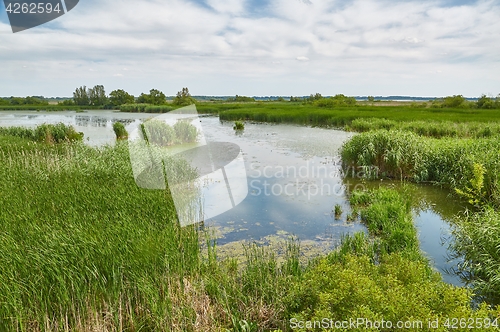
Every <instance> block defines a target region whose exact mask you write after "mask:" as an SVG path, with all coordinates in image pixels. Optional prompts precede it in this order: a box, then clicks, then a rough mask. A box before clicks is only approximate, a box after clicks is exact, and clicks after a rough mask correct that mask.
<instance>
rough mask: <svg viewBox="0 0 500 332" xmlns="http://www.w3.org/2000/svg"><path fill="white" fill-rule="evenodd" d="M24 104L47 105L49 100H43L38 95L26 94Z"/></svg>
mask: <svg viewBox="0 0 500 332" xmlns="http://www.w3.org/2000/svg"><path fill="white" fill-rule="evenodd" d="M24 104H26V105H48V104H49V102H48V101H46V100H44V98H43V97H40V96H36V97H35V96H31V97H30V96H28V97H26V98H24Z"/></svg>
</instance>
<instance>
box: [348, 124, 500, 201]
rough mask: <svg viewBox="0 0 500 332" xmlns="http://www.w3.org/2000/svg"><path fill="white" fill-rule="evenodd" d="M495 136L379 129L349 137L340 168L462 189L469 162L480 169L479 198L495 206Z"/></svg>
mask: <svg viewBox="0 0 500 332" xmlns="http://www.w3.org/2000/svg"><path fill="white" fill-rule="evenodd" d="M499 150H500V140H499V139H498V137H492V138H482V139H453V138H442V139H433V138H427V137H421V136H418V135H417V134H414V133H411V132H406V131H399V130H391V131H387V130H379V131H372V132H367V133H363V134H360V135H356V136H354V137H353V138H352V139H351V140H350V141H348V142H346V143H345V144H344V146H343V147H342V151H341V155H342V160H343V163H344V165H345V166H349V167H354V168H356V167H360V168H363V167H364V168H370V167H374V168H375V170H376V171H373V169H372V172H371V173H370V174H371V176H372V177H375V178H381V177H391V178H396V179H407V180H411V181H415V182H425V181H430V182H435V183H439V184H442V185H446V186H449V187H451V188H455V189H458V190H461V191H467V188H469V187H470V186H471V181H474V179H475V175H474V165H476V164H480V165H482V166H483V167H484V169H485V172H484V179H483V181H482V183H483V188H482V189H481V190H482V191H483V190H484V194H483V195H482V197H481V199H482V200H483V202H486V203H491V204H493V205H495V206H500V183H499V175H500V160H499V158H498V151H499Z"/></svg>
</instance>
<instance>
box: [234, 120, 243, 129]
mask: <svg viewBox="0 0 500 332" xmlns="http://www.w3.org/2000/svg"><path fill="white" fill-rule="evenodd" d="M233 129H234V130H243V129H245V124H244V123H243V122H241V121H236V122H235V123H234V126H233Z"/></svg>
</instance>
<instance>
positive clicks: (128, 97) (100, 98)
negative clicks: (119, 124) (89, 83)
mask: <svg viewBox="0 0 500 332" xmlns="http://www.w3.org/2000/svg"><path fill="white" fill-rule="evenodd" d="M195 102H196V100H195V99H194V98H193V97H192V96H191V94H190V93H189V89H188V88H182V90H181V91H179V92H177V95H176V96H175V97H174V99H173V101H172V103H173V104H174V105H179V106H186V105H190V104H193V103H195ZM166 103H167V97H166V96H165V94H164V93H163V92H162V91H160V90H157V89H151V90H149V93H141V94H140V95H139V96H138V97H137V98H136V97H135V96H133V95H132V94H130V93H128V92H127V91H125V90H123V89H117V90H113V91H111V92H110V93H109V95H106V91H105V88H104V86H103V85H96V86H94V87H93V88H87V87H86V86H85V85H83V86H81V87H78V88H76V90H75V92H73V99H69V100H65V101H64V102H62V103H60V104H62V105H67V106H72V105H76V106H94V107H103V108H114V107H118V106H122V105H125V104H150V105H164V104H166Z"/></svg>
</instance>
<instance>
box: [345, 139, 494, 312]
mask: <svg viewBox="0 0 500 332" xmlns="http://www.w3.org/2000/svg"><path fill="white" fill-rule="evenodd" d="M499 151H500V140H499V137H498V136H494V137H491V138H476V139H459V138H442V139H434V138H428V137H421V136H418V135H416V134H414V133H411V132H405V131H397V130H389V131H388V130H378V131H371V132H367V133H363V134H360V135H356V136H354V137H353V138H352V139H351V140H350V141H349V142H347V143H346V144H345V145H344V146H343V148H342V152H341V154H342V158H343V162H344V164H345V166H349V167H350V169H351V170H352V169H354V170H357V171H358V173H356V172H355V173H354V175H356V176H365V177H371V178H386V177H391V178H395V179H402V180H410V181H414V182H422V181H431V182H435V183H438V184H441V185H444V186H447V187H449V188H451V189H452V192H453V193H455V195H459V196H462V197H464V198H466V199H467V200H468V201H469V203H471V204H473V205H475V206H476V208H477V209H478V211H479V212H468V213H467V214H466V215H461V216H457V217H456V218H455V220H454V223H453V228H454V236H455V238H456V241H455V243H454V244H453V249H454V252H455V253H456V254H457V255H458V256H459V257H464V262H463V263H461V264H460V266H459V268H460V271H461V273H462V276H463V277H464V280H465V281H466V282H468V283H470V284H471V285H472V286H473V287H474V290H475V291H476V292H477V293H478V294H479V296H480V298H483V299H488V301H489V302H490V303H499V302H500V284H499V279H498V275H499V273H500V270H499V262H500V257H499V255H498V248H500V240H499V238H498V232H499V230H500V229H499V220H500V212H499V210H498V209H499V208H500V183H499V175H500V161H499V158H498V156H499ZM350 175H353V174H350Z"/></svg>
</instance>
